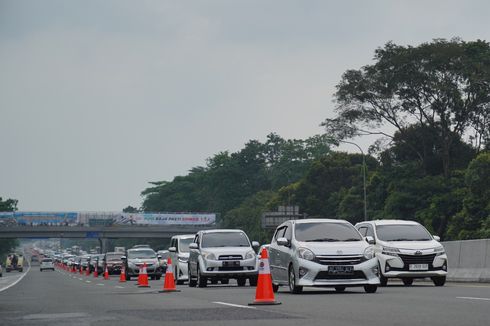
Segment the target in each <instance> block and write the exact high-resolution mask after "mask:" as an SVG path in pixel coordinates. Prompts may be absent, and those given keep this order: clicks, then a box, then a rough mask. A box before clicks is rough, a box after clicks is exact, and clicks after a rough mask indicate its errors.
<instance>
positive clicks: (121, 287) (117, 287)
mask: <svg viewBox="0 0 490 326" xmlns="http://www.w3.org/2000/svg"><path fill="white" fill-rule="evenodd" d="M115 288H116V289H124V286H119V285H116V286H115Z"/></svg>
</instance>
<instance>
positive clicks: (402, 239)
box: [388, 238, 413, 241]
mask: <svg viewBox="0 0 490 326" xmlns="http://www.w3.org/2000/svg"><path fill="white" fill-rule="evenodd" d="M388 241H413V240H412V239H405V238H400V239H391V240H388Z"/></svg>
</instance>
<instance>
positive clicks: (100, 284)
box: [97, 283, 105, 286]
mask: <svg viewBox="0 0 490 326" xmlns="http://www.w3.org/2000/svg"><path fill="white" fill-rule="evenodd" d="M97 285H99V286H104V285H105V284H102V283H97Z"/></svg>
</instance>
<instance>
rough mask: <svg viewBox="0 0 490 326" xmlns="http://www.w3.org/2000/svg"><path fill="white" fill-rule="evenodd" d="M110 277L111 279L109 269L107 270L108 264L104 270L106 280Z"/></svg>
mask: <svg viewBox="0 0 490 326" xmlns="http://www.w3.org/2000/svg"><path fill="white" fill-rule="evenodd" d="M108 279H109V271H108V270H107V265H106V267H105V270H104V280H108Z"/></svg>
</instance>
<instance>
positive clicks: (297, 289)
mask: <svg viewBox="0 0 490 326" xmlns="http://www.w3.org/2000/svg"><path fill="white" fill-rule="evenodd" d="M269 253H270V256H269V263H270V269H271V275H272V283H273V290H274V291H277V290H278V288H279V286H280V285H287V286H288V287H289V291H290V292H291V293H301V292H302V291H303V287H304V286H311V287H313V286H315V287H333V288H335V290H336V291H337V292H343V291H344V290H345V288H346V287H353V286H362V287H364V290H365V291H366V292H367V293H374V292H376V290H377V287H378V285H379V278H378V273H379V271H378V260H377V259H376V257H375V256H374V248H373V246H372V245H370V244H369V243H368V242H367V241H366V240H365V239H363V238H362V237H361V235H360V234H359V232H358V231H357V230H356V229H355V228H354V226H353V225H352V224H350V223H349V222H347V221H343V220H333V219H304V220H290V221H286V222H284V223H282V224H281V225H279V226H278V227H277V229H276V231H275V233H274V236H273V238H272V241H271V244H270V247H269Z"/></svg>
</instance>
